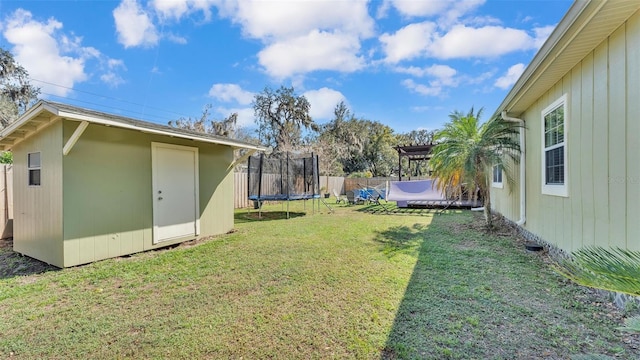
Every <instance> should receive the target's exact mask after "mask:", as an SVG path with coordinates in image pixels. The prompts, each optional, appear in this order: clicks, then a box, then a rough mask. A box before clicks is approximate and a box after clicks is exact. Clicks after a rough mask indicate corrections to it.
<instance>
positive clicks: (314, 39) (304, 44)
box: [258, 30, 365, 78]
mask: <svg viewBox="0 0 640 360" xmlns="http://www.w3.org/2000/svg"><path fill="white" fill-rule="evenodd" d="M359 50H360V42H359V40H358V39H357V38H356V37H354V36H345V35H344V34H336V33H327V32H320V31H318V30H314V31H312V32H311V33H309V34H307V35H305V36H300V37H296V38H291V39H288V40H283V41H280V42H276V43H274V44H272V45H269V46H267V47H266V48H265V49H263V50H262V51H260V52H259V53H258V59H259V62H260V65H262V66H264V67H265V69H266V71H267V73H268V74H269V75H270V76H272V77H275V78H286V77H290V76H293V75H297V74H301V73H307V72H310V71H315V70H333V71H340V72H352V71H356V70H359V69H362V68H363V67H364V65H365V62H364V59H363V58H362V57H360V56H358V55H357V53H358V51H359Z"/></svg>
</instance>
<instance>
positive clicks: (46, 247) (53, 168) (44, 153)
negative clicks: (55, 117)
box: [13, 121, 63, 267]
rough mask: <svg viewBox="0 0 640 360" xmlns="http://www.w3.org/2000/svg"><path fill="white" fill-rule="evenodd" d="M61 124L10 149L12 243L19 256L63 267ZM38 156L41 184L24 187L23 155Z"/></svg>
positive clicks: (56, 123)
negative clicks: (35, 153)
mask: <svg viewBox="0 0 640 360" xmlns="http://www.w3.org/2000/svg"><path fill="white" fill-rule="evenodd" d="M61 149H62V122H61V121H57V122H55V123H53V124H52V125H49V126H48V127H46V128H45V129H43V130H42V131H41V132H40V133H39V135H38V136H33V137H30V138H29V139H27V140H25V141H23V142H21V143H20V144H19V145H17V146H15V147H14V149H13V160H14V165H13V170H14V173H13V175H14V177H13V180H14V182H13V183H14V200H15V202H14V206H15V207H14V242H13V249H14V250H15V251H17V252H19V253H22V254H25V255H28V256H31V257H34V258H36V259H39V260H42V261H44V262H47V263H50V264H53V265H56V266H60V267H61V266H63V254H62V247H61V246H60V242H61V241H62V236H63V235H62V151H61ZM38 151H39V152H40V153H41V185H40V186H29V185H28V170H27V154H28V153H30V152H38Z"/></svg>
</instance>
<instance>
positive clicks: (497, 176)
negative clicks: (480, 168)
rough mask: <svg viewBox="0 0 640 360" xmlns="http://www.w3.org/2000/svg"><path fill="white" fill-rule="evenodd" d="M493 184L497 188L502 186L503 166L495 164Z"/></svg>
mask: <svg viewBox="0 0 640 360" xmlns="http://www.w3.org/2000/svg"><path fill="white" fill-rule="evenodd" d="M491 186H493V187H495V188H502V186H503V185H502V166H500V165H494V166H493V175H492V178H491Z"/></svg>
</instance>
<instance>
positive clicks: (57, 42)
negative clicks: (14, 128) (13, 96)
mask: <svg viewBox="0 0 640 360" xmlns="http://www.w3.org/2000/svg"><path fill="white" fill-rule="evenodd" d="M2 25H3V26H2V29H3V33H2V34H3V36H4V37H5V38H6V39H7V42H9V43H10V44H12V45H13V48H12V49H11V50H12V53H13V54H14V57H15V59H16V61H17V62H18V63H19V64H20V65H22V66H23V67H24V68H25V69H26V70H27V71H28V72H29V76H30V77H31V78H32V79H33V80H34V81H35V83H34V85H36V86H39V87H41V89H42V92H43V93H44V94H45V95H46V94H52V95H56V96H67V95H68V94H69V93H70V92H71V91H72V89H73V87H74V85H75V84H77V83H79V82H83V81H86V80H87V79H88V78H89V75H88V74H87V67H88V66H90V65H92V63H93V65H95V69H94V70H93V71H92V72H95V73H97V74H98V77H99V78H100V80H102V81H103V82H105V83H106V84H108V85H109V86H112V87H117V86H118V85H120V84H122V83H124V82H125V81H124V79H123V78H122V77H121V76H120V72H121V71H126V66H125V65H124V62H123V61H122V60H117V59H111V58H109V57H107V56H106V55H104V54H102V53H101V52H100V51H99V50H98V49H96V48H94V47H91V46H83V45H82V38H81V37H78V36H75V35H67V34H63V33H62V28H63V25H62V23H61V22H59V21H57V20H56V19H54V18H50V19H48V20H47V21H46V22H39V21H37V20H35V19H34V18H33V15H32V14H31V13H30V12H29V11H26V10H23V9H18V10H16V11H15V12H14V13H13V14H11V15H9V16H8V17H7V18H6V19H5V22H4V24H2Z"/></svg>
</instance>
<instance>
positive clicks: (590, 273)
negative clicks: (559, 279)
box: [555, 247, 640, 296]
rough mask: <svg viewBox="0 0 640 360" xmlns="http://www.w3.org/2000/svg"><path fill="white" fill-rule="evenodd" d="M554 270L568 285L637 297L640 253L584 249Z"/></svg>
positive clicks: (639, 281) (617, 249)
mask: <svg viewBox="0 0 640 360" xmlns="http://www.w3.org/2000/svg"><path fill="white" fill-rule="evenodd" d="M572 255H573V257H572V258H571V259H567V260H563V261H561V262H559V263H558V264H556V266H555V270H556V271H558V272H559V273H560V274H561V275H563V276H565V277H567V278H568V279H570V280H571V281H573V282H575V283H577V284H580V285H584V286H588V287H592V288H597V289H603V290H609V291H615V292H620V293H625V294H629V295H633V296H639V295H640V252H638V251H631V250H626V249H620V248H603V247H586V248H583V249H580V250H578V251H576V252H574V253H573V254H572Z"/></svg>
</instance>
